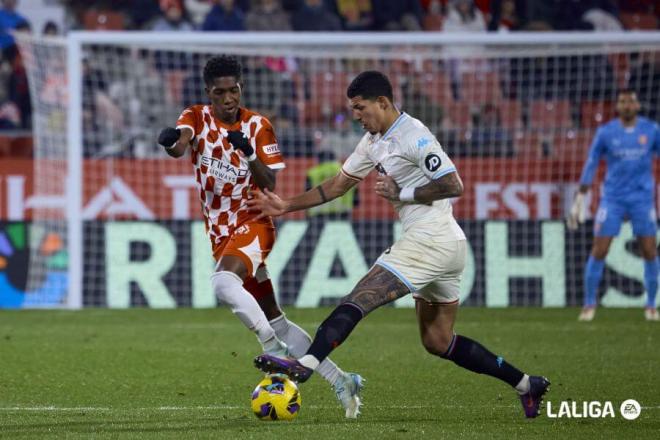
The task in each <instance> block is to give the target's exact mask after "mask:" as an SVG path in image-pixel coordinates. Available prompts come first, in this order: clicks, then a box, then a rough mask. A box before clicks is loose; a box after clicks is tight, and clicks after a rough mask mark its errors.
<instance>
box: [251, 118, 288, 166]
mask: <svg viewBox="0 0 660 440" xmlns="http://www.w3.org/2000/svg"><path fill="white" fill-rule="evenodd" d="M254 139H255V145H254V150H255V151H256V153H257V157H258V158H259V160H261V162H263V163H264V164H265V165H266V166H268V168H270V169H273V170H279V169H282V168H284V167H285V166H286V165H285V164H284V158H283V157H282V153H281V152H280V147H279V145H278V143H277V138H276V137H275V130H273V126H272V124H271V123H270V121H269V120H268V119H266V118H263V119H262V120H261V128H259V130H258V131H257V133H256V135H255V137H254Z"/></svg>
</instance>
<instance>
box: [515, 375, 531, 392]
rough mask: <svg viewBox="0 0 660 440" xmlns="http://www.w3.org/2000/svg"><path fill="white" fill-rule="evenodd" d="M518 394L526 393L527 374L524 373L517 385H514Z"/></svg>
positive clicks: (527, 385)
mask: <svg viewBox="0 0 660 440" xmlns="http://www.w3.org/2000/svg"><path fill="white" fill-rule="evenodd" d="M516 391H518V394H527V393H528V392H529V376H528V375H526V374H524V375H523V377H522V379H520V382H518V385H516Z"/></svg>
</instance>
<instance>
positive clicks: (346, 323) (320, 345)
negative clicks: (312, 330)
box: [303, 303, 364, 365]
mask: <svg viewBox="0 0 660 440" xmlns="http://www.w3.org/2000/svg"><path fill="white" fill-rule="evenodd" d="M363 316H364V314H363V312H362V310H361V309H359V308H358V307H357V306H356V305H353V304H350V303H344V304H340V305H339V306H337V308H336V309H334V310H333V311H332V313H330V316H328V317H327V318H326V320H325V321H323V323H322V324H321V325H320V326H319V329H318V330H317V331H316V335H315V336H314V341H313V342H312V345H311V346H310V347H309V349H308V350H307V354H311V355H312V356H314V357H315V358H316V359H317V360H318V361H323V360H324V359H325V358H326V357H328V355H329V354H330V352H331V351H332V350H334V349H335V348H337V347H338V346H339V344H341V343H342V342H344V340H345V339H346V338H347V337H348V335H349V334H350V333H351V332H352V331H353V329H354V328H355V326H356V325H357V323H358V322H360V320H361V319H362V317H363ZM303 365H304V364H303Z"/></svg>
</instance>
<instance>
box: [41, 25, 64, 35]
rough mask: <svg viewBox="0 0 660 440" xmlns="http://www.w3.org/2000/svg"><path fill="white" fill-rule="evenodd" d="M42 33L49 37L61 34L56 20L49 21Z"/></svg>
mask: <svg viewBox="0 0 660 440" xmlns="http://www.w3.org/2000/svg"><path fill="white" fill-rule="evenodd" d="M41 33H42V34H43V35H46V36H49V37H55V36H57V35H59V34H60V28H59V26H57V23H55V22H54V21H47V22H46V24H44V28H43V30H42V31H41Z"/></svg>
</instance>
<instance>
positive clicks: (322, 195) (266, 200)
mask: <svg viewBox="0 0 660 440" xmlns="http://www.w3.org/2000/svg"><path fill="white" fill-rule="evenodd" d="M357 183H358V180H355V179H351V178H349V177H346V176H345V175H344V174H342V173H341V172H340V173H338V174H337V175H336V176H334V177H332V178H330V179H328V180H326V181H324V182H323V183H321V184H320V185H319V186H317V187H315V188H312V189H310V190H309V191H306V192H304V193H302V194H298V195H297V196H294V197H291V198H289V199H284V200H283V199H281V198H280V197H279V196H278V195H277V194H275V193H274V192H271V191H269V190H268V189H264V191H263V193H260V192H259V193H253V194H252V198H251V199H250V200H248V201H247V204H248V206H249V207H250V210H251V211H253V212H259V215H258V217H257V218H261V217H266V216H272V217H277V216H279V215H283V214H286V213H287V212H293V211H300V210H302V209H307V208H312V207H314V206H318V205H322V204H324V203H326V202H329V201H330V200H334V199H336V198H337V197H340V196H342V195H344V194H346V192H347V191H348V190H349V189H351V188H353V187H354V186H355V185H356V184H357Z"/></svg>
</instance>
